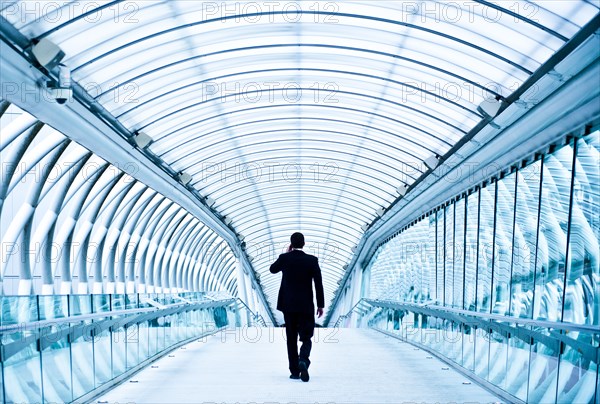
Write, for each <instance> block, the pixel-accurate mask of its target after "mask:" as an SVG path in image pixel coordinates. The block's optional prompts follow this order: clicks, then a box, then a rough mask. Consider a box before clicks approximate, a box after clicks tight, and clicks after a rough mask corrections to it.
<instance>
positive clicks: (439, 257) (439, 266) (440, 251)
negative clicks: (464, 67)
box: [435, 209, 446, 304]
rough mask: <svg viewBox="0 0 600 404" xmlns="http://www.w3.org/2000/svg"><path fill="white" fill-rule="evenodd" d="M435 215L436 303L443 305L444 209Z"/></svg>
mask: <svg viewBox="0 0 600 404" xmlns="http://www.w3.org/2000/svg"><path fill="white" fill-rule="evenodd" d="M435 215H436V231H435V245H436V281H435V282H436V302H437V304H444V297H445V295H444V286H445V283H446V277H445V272H444V260H445V255H444V243H445V241H444V233H445V224H444V209H440V210H438V211H437V213H436V214H435Z"/></svg>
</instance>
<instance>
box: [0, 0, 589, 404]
mask: <svg viewBox="0 0 600 404" xmlns="http://www.w3.org/2000/svg"><path fill="white" fill-rule="evenodd" d="M0 73H1V77H0V80H1V93H0V133H1V136H0V163H1V167H0V169H1V184H0V237H1V248H2V252H1V257H2V261H1V262H0V305H1V307H0V362H1V367H0V369H1V371H2V373H1V376H2V377H1V378H0V382H1V386H2V393H1V394H0V402H6V403H21V402H87V401H90V400H92V401H93V400H95V399H96V398H97V397H100V395H101V394H103V393H105V392H107V391H109V390H110V389H112V388H113V387H114V386H116V385H118V384H119V383H122V382H123V381H124V380H127V378H129V377H131V375H133V374H134V373H135V372H138V371H140V370H141V369H144V368H148V367H149V366H150V364H151V363H153V362H154V361H155V360H157V358H160V357H163V356H166V355H167V354H169V352H171V351H172V350H173V349H175V348H180V347H185V345H186V344H188V343H189V342H191V341H194V340H198V339H199V338H202V337H205V336H208V335H211V334H215V333H216V332H218V331H219V330H223V329H227V328H228V327H238V328H239V327H246V326H250V327H265V328H269V327H277V326H281V325H282V324H283V315H282V314H281V312H279V311H277V310H276V306H277V299H278V292H279V290H280V283H281V278H280V277H279V276H275V275H272V274H271V273H270V271H269V267H270V265H271V263H273V261H275V260H276V259H277V257H278V256H279V255H280V254H282V253H284V252H285V251H286V248H287V246H288V244H289V238H290V235H291V234H292V233H294V232H296V231H299V232H302V233H303V234H304V235H305V236H306V241H307V243H306V246H305V248H304V250H305V251H306V252H307V253H310V254H313V255H315V256H317V257H318V259H319V265H320V268H321V271H322V279H323V285H324V294H325V316H324V318H323V319H318V320H317V322H318V324H319V326H323V327H330V328H333V327H337V328H343V329H346V328H352V329H369V330H373V331H379V332H381V333H383V334H385V335H386V336H388V337H391V338H395V339H397V340H400V341H403V342H406V343H408V344H411V346H414V347H416V348H419V349H422V350H425V351H427V352H431V353H432V354H433V355H434V356H436V357H437V358H440V360H443V361H445V362H446V363H448V364H450V366H452V367H453V368H455V369H457V371H460V372H462V373H461V374H464V375H466V377H468V378H469V380H472V381H474V382H476V383H477V384H478V385H481V386H482V387H483V388H484V389H486V391H489V392H491V393H493V394H495V395H496V396H497V397H499V398H498V400H501V401H505V402H518V403H521V402H528V403H599V402H600V390H599V383H600V382H599V374H598V363H599V362H600V348H599V346H600V120H599V118H600V3H599V2H598V1H597V0H552V1H551V0H539V1H526V0H516V1H510V2H509V1H506V2H505V1H501V2H500V1H497V2H491V1H484V0H474V1H456V2H454V1H453V2H450V1H433V0H427V1H378V2H375V1H354V0H350V1H343V2H336V1H332V2H329V1H282V2H271V1H268V2H251V1H218V2H211V1H189V0H143V1H134V0H132V1H130V0H115V1H108V0H107V1H87V0H85V1H34V0H30V1H29V0H28V1H12V0H2V1H1V2H0ZM130 333H135V335H136V338H135V339H130V338H128V335H130ZM137 336H140V337H139V338H138V337H137ZM416 348H415V349H416ZM415 366H416V365H415ZM397 399H398V401H394V402H401V401H403V400H402V396H400V395H399V396H398V397H397ZM313 402H319V398H318V397H314V400H313Z"/></svg>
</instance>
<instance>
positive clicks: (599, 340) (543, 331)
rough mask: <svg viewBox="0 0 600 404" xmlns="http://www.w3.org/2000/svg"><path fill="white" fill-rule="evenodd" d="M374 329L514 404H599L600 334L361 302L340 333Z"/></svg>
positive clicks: (431, 306) (342, 321) (581, 327)
mask: <svg viewBox="0 0 600 404" xmlns="http://www.w3.org/2000/svg"><path fill="white" fill-rule="evenodd" d="M342 325H346V326H357V327H367V328H373V329H376V330H378V331H381V332H383V333H385V334H387V335H389V336H392V337H394V338H398V339H400V340H402V341H405V342H409V343H411V344H413V345H415V346H417V347H419V348H422V349H424V350H427V351H428V352H431V353H433V354H435V355H436V356H437V357H438V358H440V359H442V360H443V361H445V362H447V363H449V364H450V365H452V366H454V367H455V368H456V369H457V370H459V371H461V372H462V373H464V374H465V375H466V376H468V377H470V378H472V379H473V380H475V381H477V382H478V383H480V384H482V385H483V386H484V387H487V388H488V389H489V390H491V391H493V392H494V393H496V394H498V395H499V396H501V397H503V398H504V399H506V400H507V401H510V402H597V400H598V399H600V396H599V394H600V392H598V387H597V386H598V364H599V362H600V349H599V345H600V327H599V326H597V325H589V324H573V323H567V322H553V321H547V320H533V319H526V318H517V317H510V316H503V315H499V314H493V313H480V312H473V311H468V310H461V309H456V308H451V307H445V306H439V305H437V304H435V303H424V304H415V303H407V302H397V301H387V300H376V299H361V300H359V301H358V302H357V303H356V304H355V305H354V306H353V307H352V308H351V309H350V310H349V311H348V312H347V313H346V314H343V315H341V316H339V317H338V319H337V321H336V322H335V327H340V326H342Z"/></svg>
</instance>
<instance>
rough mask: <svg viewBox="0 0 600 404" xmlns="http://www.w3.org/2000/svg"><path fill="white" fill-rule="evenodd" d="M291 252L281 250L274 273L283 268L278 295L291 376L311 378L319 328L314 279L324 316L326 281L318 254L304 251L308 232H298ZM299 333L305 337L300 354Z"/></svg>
mask: <svg viewBox="0 0 600 404" xmlns="http://www.w3.org/2000/svg"><path fill="white" fill-rule="evenodd" d="M290 241H291V244H290V246H289V248H288V252H287V253H285V254H281V255H280V256H279V258H278V259H277V261H275V262H274V263H273V265H271V268H270V270H271V273H274V274H276V273H277V272H280V271H281V272H282V273H283V276H282V277H281V287H280V289H279V297H278V298H277V310H279V311H281V312H283V319H284V321H285V335H286V337H287V351H288V360H289V362H290V372H291V373H292V374H291V375H290V379H302V381H303V382H307V381H308V379H309V376H308V367H309V366H310V360H309V359H308V357H309V356H310V349H311V347H312V342H311V340H310V339H311V338H312V336H313V334H314V330H315V315H314V313H315V306H314V303H313V289H312V283H313V281H314V282H315V291H316V294H317V314H318V315H319V318H320V317H322V316H323V307H325V298H324V296H323V281H322V279H321V269H320V268H319V262H318V259H317V257H315V256H313V255H309V254H306V253H305V252H304V251H302V248H303V247H304V235H303V234H302V233H294V234H292V237H291V240H290ZM298 336H300V341H302V346H301V347H300V355H298Z"/></svg>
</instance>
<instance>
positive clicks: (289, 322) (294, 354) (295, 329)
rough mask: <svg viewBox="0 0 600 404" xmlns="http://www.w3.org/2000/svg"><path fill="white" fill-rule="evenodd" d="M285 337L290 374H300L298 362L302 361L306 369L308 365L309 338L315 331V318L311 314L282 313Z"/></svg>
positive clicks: (310, 343)
mask: <svg viewBox="0 0 600 404" xmlns="http://www.w3.org/2000/svg"><path fill="white" fill-rule="evenodd" d="M283 319H284V321H285V335H286V339H287V351H288V360H289V364H290V372H291V373H292V374H296V375H297V374H298V373H300V368H299V367H298V363H299V361H304V362H305V363H306V367H308V366H309V365H310V360H309V359H308V357H309V356H310V349H311V348H312V342H311V340H310V339H311V338H312V336H313V334H314V331H315V316H314V314H312V313H310V314H309V313H292V312H284V313H283ZM298 337H300V341H302V346H301V347H300V354H299V355H298Z"/></svg>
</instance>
